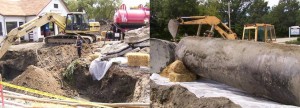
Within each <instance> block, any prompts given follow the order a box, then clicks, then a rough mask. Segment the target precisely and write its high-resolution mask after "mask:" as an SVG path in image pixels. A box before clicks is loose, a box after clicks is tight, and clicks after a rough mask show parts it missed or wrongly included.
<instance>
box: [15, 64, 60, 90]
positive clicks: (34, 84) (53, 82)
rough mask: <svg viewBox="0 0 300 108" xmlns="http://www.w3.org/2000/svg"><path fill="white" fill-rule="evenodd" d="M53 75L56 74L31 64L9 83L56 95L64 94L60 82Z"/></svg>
mask: <svg viewBox="0 0 300 108" xmlns="http://www.w3.org/2000/svg"><path fill="white" fill-rule="evenodd" d="M55 77H57V76H56V75H53V74H52V73H50V72H47V71H44V70H43V69H41V68H38V67H35V66H33V65H31V66H29V67H28V68H27V70H26V71H24V72H23V73H22V74H21V75H19V76H18V77H16V78H15V79H14V80H13V81H12V82H11V83H12V84H15V85H20V86H24V87H28V88H32V89H37V90H41V91H45V92H51V93H54V94H57V95H63V94H65V93H64V91H63V90H61V82H60V81H59V80H57V79H56V78H55Z"/></svg>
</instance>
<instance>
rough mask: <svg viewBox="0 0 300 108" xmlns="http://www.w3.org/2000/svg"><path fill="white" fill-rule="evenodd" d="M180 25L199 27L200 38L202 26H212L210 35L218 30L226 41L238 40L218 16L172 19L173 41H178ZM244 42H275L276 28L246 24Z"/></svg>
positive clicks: (169, 26) (169, 25)
mask: <svg viewBox="0 0 300 108" xmlns="http://www.w3.org/2000/svg"><path fill="white" fill-rule="evenodd" d="M179 25H198V30H197V35H196V36H200V34H201V33H200V32H201V27H202V25H210V26H211V29H210V30H209V33H213V31H214V30H216V31H217V32H218V33H219V34H220V35H221V36H222V37H223V38H224V39H229V40H236V39H238V37H237V34H236V33H234V32H233V31H232V30H231V29H230V28H229V27H227V26H226V24H224V23H222V22H221V20H220V19H219V18H217V17H216V16H188V17H179V18H177V19H171V20H170V21H169V24H168V29H169V32H170V33H171V35H172V37H173V39H176V36H177V32H178V28H179ZM242 40H249V41H252V40H253V41H261V42H273V41H276V34H275V29H274V26H273V25H271V24H259V23H257V24H246V25H244V31H243V36H242Z"/></svg>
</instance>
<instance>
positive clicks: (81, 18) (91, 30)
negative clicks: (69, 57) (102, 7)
mask: <svg viewBox="0 0 300 108" xmlns="http://www.w3.org/2000/svg"><path fill="white" fill-rule="evenodd" d="M49 22H53V23H55V24H56V25H58V27H59V28H60V29H61V30H60V31H64V33H63V34H59V35H55V36H48V37H45V43H46V44H74V43H75V42H76V38H77V37H76V36H77V35H78V34H79V35H81V37H82V38H83V39H84V42H86V43H92V42H96V39H97V37H96V34H98V33H99V34H100V24H99V22H96V23H92V24H90V23H89V22H88V19H87V16H86V14H85V13H83V12H71V13H68V14H67V16H66V17H64V16H62V15H60V14H59V13H46V14H44V15H42V16H38V17H36V18H34V19H33V20H31V21H29V22H27V23H25V24H23V25H22V26H20V27H17V28H14V29H12V30H11V31H10V32H9V33H8V34H7V35H6V37H5V38H4V40H3V41H2V42H1V43H0V46H1V47H0V58H1V57H2V56H3V55H4V54H5V53H6V51H7V50H8V48H9V46H11V45H12V44H13V43H14V42H15V41H16V40H18V39H19V38H20V37H22V36H24V35H26V34H28V33H29V32H31V31H33V30H34V29H35V28H37V27H41V26H43V25H45V24H47V23H49Z"/></svg>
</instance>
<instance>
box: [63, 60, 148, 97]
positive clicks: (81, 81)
mask: <svg viewBox="0 0 300 108" xmlns="http://www.w3.org/2000/svg"><path fill="white" fill-rule="evenodd" d="M87 66H88V65H87V64H85V63H80V64H78V65H77V66H76V67H77V68H76V69H75V71H74V77H73V80H74V81H76V82H75V83H74V81H69V82H71V83H72V84H71V85H72V86H73V87H74V88H75V89H77V90H78V92H79V94H80V95H83V96H85V97H88V98H89V100H91V101H97V102H109V103H116V102H131V101H132V100H133V96H134V93H135V88H136V84H137V82H138V81H139V79H140V78H138V77H137V76H136V75H134V74H129V73H128V72H131V73H133V71H127V70H126V69H122V68H123V67H120V65H118V64H113V65H112V67H110V69H109V70H108V72H107V74H106V75H105V76H104V77H103V79H101V80H100V81H97V80H93V79H92V76H91V75H90V74H89V71H88V67H87ZM125 68H126V67H125ZM149 76H150V74H144V75H142V77H149ZM143 86H145V85H143Z"/></svg>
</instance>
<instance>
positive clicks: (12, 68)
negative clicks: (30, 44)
mask: <svg viewBox="0 0 300 108" xmlns="http://www.w3.org/2000/svg"><path fill="white" fill-rule="evenodd" d="M20 47H21V46H20ZM15 49H16V48H15ZM83 51H84V52H91V48H90V47H88V46H85V47H84V50H83ZM84 54H85V53H84ZM77 58H78V57H77V50H76V48H75V47H74V46H73V45H59V46H43V47H40V48H37V49H30V48H29V50H28V49H27V50H26V49H20V50H13V51H8V52H7V53H6V54H5V55H4V56H3V57H2V58H1V61H0V72H1V73H2V76H3V77H4V78H5V79H6V80H12V79H14V78H15V77H16V76H18V75H20V74H21V73H22V72H24V71H25V70H26V69H27V67H28V66H29V65H34V66H37V67H39V68H42V69H44V70H46V71H52V72H58V73H59V72H61V71H63V70H64V69H65V68H66V67H67V66H68V65H69V64H70V63H71V62H72V61H73V60H75V59H77Z"/></svg>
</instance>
